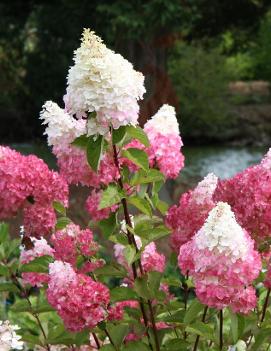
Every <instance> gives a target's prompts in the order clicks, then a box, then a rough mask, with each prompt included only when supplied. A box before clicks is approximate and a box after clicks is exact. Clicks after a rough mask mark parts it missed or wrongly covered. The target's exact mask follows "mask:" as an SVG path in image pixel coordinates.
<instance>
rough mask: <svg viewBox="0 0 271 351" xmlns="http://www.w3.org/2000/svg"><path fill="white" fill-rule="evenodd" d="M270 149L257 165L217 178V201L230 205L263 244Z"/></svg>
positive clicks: (269, 202) (268, 217)
mask: <svg viewBox="0 0 271 351" xmlns="http://www.w3.org/2000/svg"><path fill="white" fill-rule="evenodd" d="M270 158H271V155H270V152H269V153H268V154H267V155H266V157H265V158H264V159H263V161H262V162H261V163H260V164H259V165H256V166H253V167H249V168H247V169H245V170H244V171H243V172H240V173H238V174H237V175H235V176H234V177H232V178H231V179H227V180H223V181H219V183H218V187H217V189H216V191H215V194H214V199H215V200H216V201H225V202H227V203H228V204H230V205H231V207H232V210H233V211H234V213H235V216H236V218H237V220H238V222H239V223H240V224H241V225H242V226H243V227H244V228H245V229H246V230H247V231H248V232H249V233H250V235H251V236H252V237H253V238H254V240H255V241H256V243H257V246H258V247H260V246H262V244H263V242H264V240H266V239H267V238H270V235H271V168H270V167H268V165H269V164H270V161H269V159H270Z"/></svg>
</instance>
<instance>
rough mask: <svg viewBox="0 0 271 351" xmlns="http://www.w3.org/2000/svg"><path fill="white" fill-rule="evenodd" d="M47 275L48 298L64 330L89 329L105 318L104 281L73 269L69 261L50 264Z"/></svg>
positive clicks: (108, 295)
mask: <svg viewBox="0 0 271 351" xmlns="http://www.w3.org/2000/svg"><path fill="white" fill-rule="evenodd" d="M49 278H50V279H49V284H48V289H47V298H48V301H49V303H50V304H51V305H52V306H53V307H54V308H55V309H56V311H57V312H58V314H59V315H60V317H61V318H62V319H63V321H64V324H65V327H66V328H67V329H68V330H70V331H72V332H78V331H81V330H83V329H86V328H90V329H91V328H94V327H96V326H97V324H98V323H99V322H101V321H103V320H104V319H105V318H106V315H107V312H106V310H107V306H108V304H109V301H110V294H109V290H108V288H107V287H106V286H105V285H103V284H102V283H99V282H95V281H94V280H92V279H91V278H90V277H89V276H87V275H85V274H80V273H76V272H75V271H74V269H73V268H72V266H71V265H70V264H69V263H65V262H61V261H55V262H54V263H51V264H50V266H49Z"/></svg>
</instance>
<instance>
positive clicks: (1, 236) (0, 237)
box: [0, 222, 9, 244]
mask: <svg viewBox="0 0 271 351" xmlns="http://www.w3.org/2000/svg"><path fill="white" fill-rule="evenodd" d="M8 239H9V227H8V224H7V223H4V222H0V244H1V243H3V242H5V241H7V240H8Z"/></svg>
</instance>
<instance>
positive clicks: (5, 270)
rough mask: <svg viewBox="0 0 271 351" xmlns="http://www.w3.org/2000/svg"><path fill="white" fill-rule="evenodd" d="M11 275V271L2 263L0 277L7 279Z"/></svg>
mask: <svg viewBox="0 0 271 351" xmlns="http://www.w3.org/2000/svg"><path fill="white" fill-rule="evenodd" d="M9 275H10V272H9V269H8V267H7V266H4V265H3V264H2V263H0V276H4V277H7V276H9Z"/></svg>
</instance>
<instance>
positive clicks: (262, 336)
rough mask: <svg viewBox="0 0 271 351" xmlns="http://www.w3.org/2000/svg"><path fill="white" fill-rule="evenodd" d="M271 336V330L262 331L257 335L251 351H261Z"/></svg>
mask: <svg viewBox="0 0 271 351" xmlns="http://www.w3.org/2000/svg"><path fill="white" fill-rule="evenodd" d="M270 335H271V328H265V329H260V331H259V332H258V333H257V334H256V335H255V343H254V344H253V346H252V348H251V351H259V350H260V346H261V345H262V344H263V343H264V342H265V341H266V339H267V338H269V337H270Z"/></svg>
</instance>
